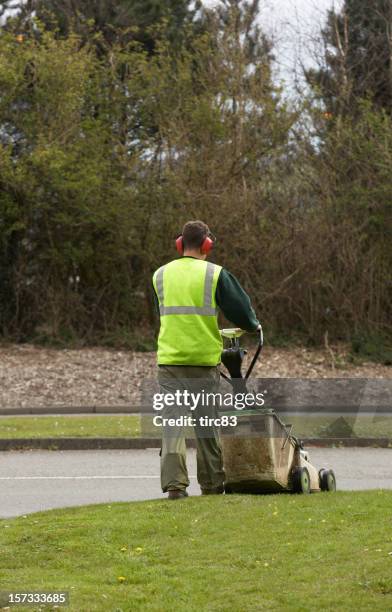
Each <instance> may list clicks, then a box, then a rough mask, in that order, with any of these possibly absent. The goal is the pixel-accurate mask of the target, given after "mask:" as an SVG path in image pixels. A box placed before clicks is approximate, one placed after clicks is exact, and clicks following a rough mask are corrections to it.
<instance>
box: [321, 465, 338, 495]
mask: <svg viewBox="0 0 392 612" xmlns="http://www.w3.org/2000/svg"><path fill="white" fill-rule="evenodd" d="M319 480H320V489H321V490H322V491H336V478H335V474H334V472H333V470H325V469H324V470H320V471H319Z"/></svg>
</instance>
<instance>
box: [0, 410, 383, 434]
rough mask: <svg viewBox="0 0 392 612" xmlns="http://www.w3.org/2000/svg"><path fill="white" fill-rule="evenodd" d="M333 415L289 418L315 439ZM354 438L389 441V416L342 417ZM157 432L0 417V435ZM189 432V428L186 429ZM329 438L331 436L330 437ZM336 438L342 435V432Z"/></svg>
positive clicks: (144, 427) (123, 419) (75, 420)
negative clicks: (386, 439)
mask: <svg viewBox="0 0 392 612" xmlns="http://www.w3.org/2000/svg"><path fill="white" fill-rule="evenodd" d="M336 418H337V417H323V416H314V417H303V416H299V417H295V416H293V417H290V419H289V420H290V422H291V423H292V425H293V433H294V434H295V435H297V436H298V437H300V438H304V437H308V438H318V437H320V436H324V435H326V434H325V430H326V428H327V427H329V426H330V425H331V424H333V422H334V421H336ZM346 421H347V424H348V426H349V427H351V428H352V429H353V433H354V434H355V435H356V436H358V437H370V438H390V439H391V440H392V418H391V417H376V418H373V417H367V416H361V417H359V418H358V419H357V420H355V419H353V418H347V419H346ZM160 434H161V431H160V429H159V428H157V427H154V426H153V425H152V424H151V417H149V416H145V417H143V418H142V422H141V421H140V417H139V416H138V415H127V416H88V417H87V416H75V417H74V416H66V417H64V416H59V417H54V416H48V417H34V416H26V417H9V418H8V417H1V418H0V438H62V437H85V438H96V437H105V438H106V437H107V438H112V437H113V438H117V437H125V438H129V437H135V436H138V435H141V436H144V437H158V436H160ZM189 435H192V431H191V430H189ZM332 437H333V436H332ZM336 437H345V436H344V435H341V436H339V433H337V434H336Z"/></svg>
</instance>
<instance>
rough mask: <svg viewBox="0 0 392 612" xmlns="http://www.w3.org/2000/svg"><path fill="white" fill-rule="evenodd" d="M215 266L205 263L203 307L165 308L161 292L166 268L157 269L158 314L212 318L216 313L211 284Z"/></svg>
mask: <svg viewBox="0 0 392 612" xmlns="http://www.w3.org/2000/svg"><path fill="white" fill-rule="evenodd" d="M215 267H216V266H215V265H214V264H213V263H211V262H207V269H206V275H205V280H204V297H203V306H165V295H164V291H163V273H164V271H165V268H166V266H162V267H161V268H159V270H158V272H157V275H156V281H155V282H156V288H157V294H158V299H159V314H160V315H161V316H163V315H173V314H174V315H183V314H193V315H202V316H203V315H204V316H212V315H216V314H217V312H218V309H217V308H214V307H213V306H212V284H213V280H214V272H215Z"/></svg>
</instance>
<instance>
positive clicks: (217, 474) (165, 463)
mask: <svg viewBox="0 0 392 612" xmlns="http://www.w3.org/2000/svg"><path fill="white" fill-rule="evenodd" d="M219 378H220V377H219V370H218V368H217V367H205V366H159V367H158V382H159V386H160V391H161V393H175V392H176V391H177V390H179V391H181V392H183V391H185V390H187V391H188V392H190V393H200V391H201V390H202V391H204V392H205V393H217V392H218V390H219ZM161 414H162V417H163V418H177V417H178V416H180V415H185V416H191V417H193V418H195V420H196V421H197V424H196V425H195V426H194V432H195V436H196V448H197V480H198V483H199V485H200V487H201V489H202V490H203V491H206V492H211V491H219V490H220V489H222V486H223V482H224V471H223V463H222V450H221V446H220V442H219V432H218V429H217V427H216V426H215V425H211V426H205V425H204V426H202V425H200V424H199V418H200V417H209V418H216V417H217V415H218V411H217V406H216V405H214V404H213V402H208V405H205V404H204V403H202V402H199V403H198V404H197V407H196V409H195V410H190V409H188V408H186V407H185V408H184V407H183V406H182V407H180V406H178V405H174V406H165V407H164V408H163V410H162V413H161ZM185 437H186V429H185V428H184V427H173V426H170V427H163V428H162V448H161V486H162V491H163V492H164V493H165V492H166V491H170V490H173V489H182V490H183V489H186V487H187V486H189V477H188V470H187V467H186V446H185Z"/></svg>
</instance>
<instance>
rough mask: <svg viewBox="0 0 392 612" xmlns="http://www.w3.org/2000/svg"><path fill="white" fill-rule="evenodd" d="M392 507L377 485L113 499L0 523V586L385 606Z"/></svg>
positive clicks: (118, 596) (194, 599)
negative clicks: (170, 498) (282, 492)
mask: <svg viewBox="0 0 392 612" xmlns="http://www.w3.org/2000/svg"><path fill="white" fill-rule="evenodd" d="M391 508H392V492H391V491H388V492H387V491H381V490H380V491H373V492H355V493H348V492H340V493H336V494H316V495H308V496H290V495H280V496H239V495H230V496H222V497H205V498H202V497H194V498H189V499H185V500H181V501H178V502H169V501H167V500H157V501H147V502H138V503H116V504H115V503H113V504H110V505H107V504H105V505H96V506H86V507H82V508H72V509H64V510H60V511H58V510H53V511H49V512H43V513H38V514H32V515H29V516H27V517H26V518H23V517H20V518H16V519H5V520H1V521H0V549H1V555H0V591H6V590H23V591H25V590H27V589H29V590H32V591H50V590H66V591H69V593H70V606H69V608H65V609H68V610H69V611H70V612H90V611H91V612H92V611H95V610H99V611H100V610H102V611H103V612H106V611H109V610H110V611H117V612H120V611H124V612H125V611H127V612H128V611H129V612H134V611H135V610H136V611H138V610H140V611H145V610H147V611H149V610H151V611H156V612H172V611H174V610H176V611H177V610H179V611H184V612H185V611H189V610H190V611H195V612H196V611H197V612H199V611H200V610H202V611H204V610H208V611H212V612H213V611H218V610H220V611H236V612H237V611H241V612H247V611H249V612H253V611H254V610H279V611H280V610H295V611H309V612H310V611H313V610H317V609H320V610H331V611H332V610H333V611H336V610H339V612H340V611H342V610H343V611H344V610H347V611H351V610H356V609H357V610H380V611H383V612H384V611H385V610H390V609H392V530H391V520H392V510H391ZM17 609H18V610H26V611H27V610H30V611H31V610H38V609H39V608H38V607H29V608H27V607H26V608H25V607H18V608H17ZM40 609H43V610H44V609H47V610H48V609H53V608H52V607H50V606H48V607H46V608H45V607H44V606H42V605H41V608H40Z"/></svg>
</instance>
